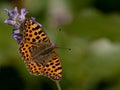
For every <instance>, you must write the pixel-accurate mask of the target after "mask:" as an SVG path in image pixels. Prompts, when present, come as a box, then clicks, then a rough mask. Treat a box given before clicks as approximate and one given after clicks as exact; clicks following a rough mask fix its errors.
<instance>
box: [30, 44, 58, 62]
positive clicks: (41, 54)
mask: <svg viewBox="0 0 120 90" xmlns="http://www.w3.org/2000/svg"><path fill="white" fill-rule="evenodd" d="M56 48H57V47H56V46H55V45H54V46H48V45H39V46H38V47H37V46H33V47H32V48H31V60H34V61H36V62H38V63H39V64H42V63H45V62H48V61H49V59H48V58H49V57H50V55H51V54H52V53H53V52H54V51H55V49H56Z"/></svg>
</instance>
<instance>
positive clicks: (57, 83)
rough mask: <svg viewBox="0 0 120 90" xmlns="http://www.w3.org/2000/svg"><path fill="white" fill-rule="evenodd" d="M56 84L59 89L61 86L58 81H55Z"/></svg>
mask: <svg viewBox="0 0 120 90" xmlns="http://www.w3.org/2000/svg"><path fill="white" fill-rule="evenodd" d="M56 85H57V88H58V90H61V86H60V83H59V82H58V81H56Z"/></svg>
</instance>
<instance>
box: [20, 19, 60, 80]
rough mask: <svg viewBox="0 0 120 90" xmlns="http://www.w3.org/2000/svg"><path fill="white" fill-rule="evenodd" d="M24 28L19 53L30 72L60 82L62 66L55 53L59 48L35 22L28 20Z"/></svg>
mask: <svg viewBox="0 0 120 90" xmlns="http://www.w3.org/2000/svg"><path fill="white" fill-rule="evenodd" d="M22 27H23V40H22V42H21V43H20V45H19V52H20V54H21V56H22V59H23V60H24V62H25V63H26V65H27V68H28V69H29V72H30V73H32V74H34V75H43V76H47V77H49V78H51V79H52V80H60V79H61V78H62V65H61V62H60V58H59V56H58V55H57V54H56V52H55V50H56V48H57V46H55V45H53V44H52V43H51V42H50V39H49V38H48V36H47V35H46V33H45V31H44V30H43V28H42V27H41V26H40V24H38V23H37V22H36V21H35V20H33V19H26V20H25V22H24V25H23V26H22Z"/></svg>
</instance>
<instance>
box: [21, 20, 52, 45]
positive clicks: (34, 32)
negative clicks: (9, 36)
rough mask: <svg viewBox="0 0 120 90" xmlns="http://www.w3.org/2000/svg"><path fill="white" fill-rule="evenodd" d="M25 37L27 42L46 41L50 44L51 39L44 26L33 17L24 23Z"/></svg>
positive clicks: (45, 42)
mask: <svg viewBox="0 0 120 90" xmlns="http://www.w3.org/2000/svg"><path fill="white" fill-rule="evenodd" d="M23 29H24V34H23V39H24V40H25V41H26V42H33V43H44V44H47V45H50V39H49V38H48V36H47V34H46V33H45V31H44V30H43V28H42V27H41V26H40V25H39V24H38V23H37V22H36V21H35V20H32V19H26V20H25V22H24V25H23Z"/></svg>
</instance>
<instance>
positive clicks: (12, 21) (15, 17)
mask: <svg viewBox="0 0 120 90" xmlns="http://www.w3.org/2000/svg"><path fill="white" fill-rule="evenodd" d="M4 11H5V12H6V13H7V14H8V16H9V18H8V19H6V20H4V23H5V24H8V25H11V26H13V27H14V29H13V32H12V37H13V38H14V39H16V40H17V42H18V43H20V42H21V41H22V37H23V35H22V34H21V31H23V30H21V28H20V27H21V25H22V24H23V22H24V20H25V19H26V17H25V16H26V14H27V13H28V12H27V11H26V9H21V11H20V13H19V12H18V9H17V7H15V8H14V9H13V10H8V9H5V10H4Z"/></svg>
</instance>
